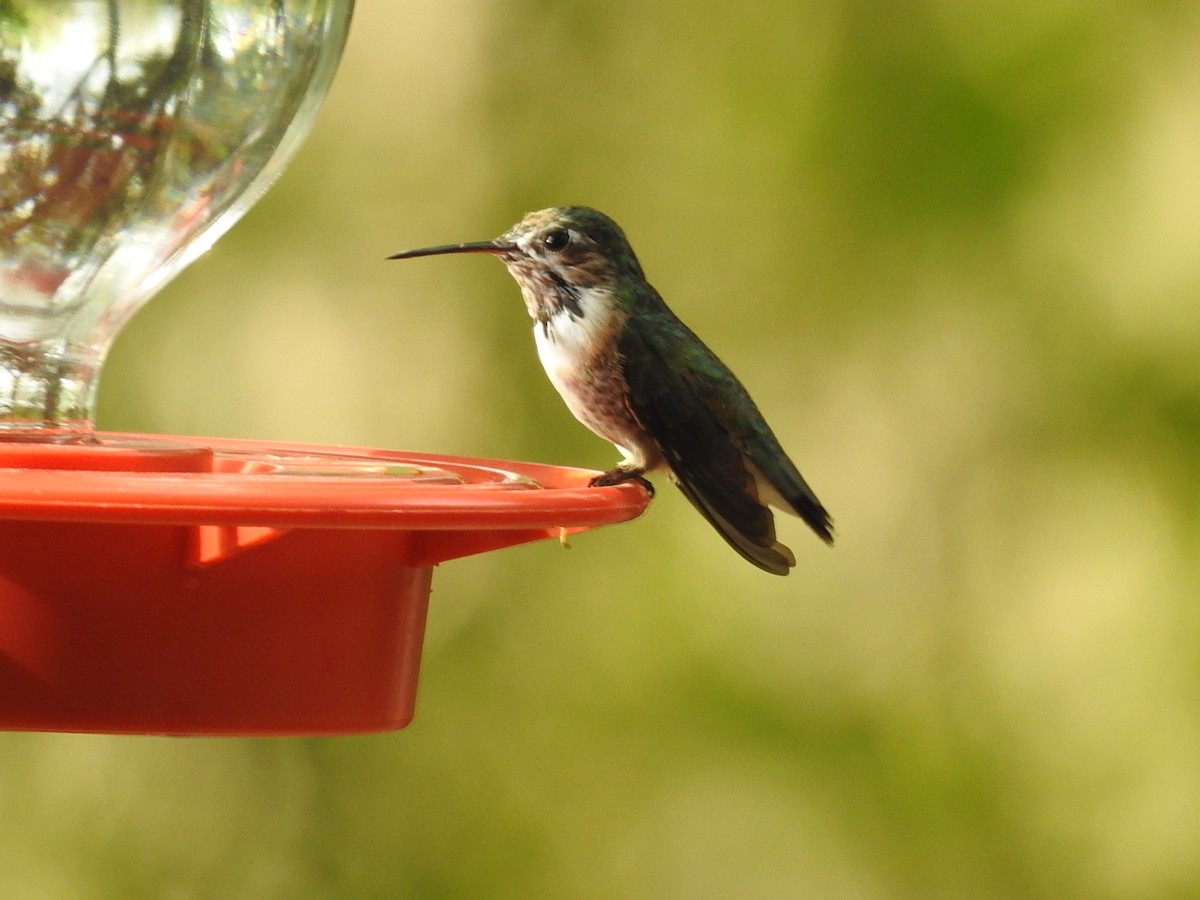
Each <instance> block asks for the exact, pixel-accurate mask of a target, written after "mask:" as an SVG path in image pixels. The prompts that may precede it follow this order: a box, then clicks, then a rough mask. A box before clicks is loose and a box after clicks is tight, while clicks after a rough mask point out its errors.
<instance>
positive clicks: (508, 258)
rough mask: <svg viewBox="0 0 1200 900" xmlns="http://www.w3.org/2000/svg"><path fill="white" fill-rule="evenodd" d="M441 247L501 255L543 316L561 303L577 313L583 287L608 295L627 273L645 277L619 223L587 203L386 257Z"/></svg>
mask: <svg viewBox="0 0 1200 900" xmlns="http://www.w3.org/2000/svg"><path fill="white" fill-rule="evenodd" d="M442 253H490V254H492V255H494V256H498V257H500V259H501V260H502V261H503V262H504V264H505V265H506V266H508V271H509V272H510V273H511V274H512V276H513V278H515V279H516V280H517V283H518V284H519V285H520V286H521V293H522V294H523V295H524V297H525V304H526V306H527V307H528V308H529V314H530V315H531V316H532V317H533V318H535V319H537V320H538V321H541V322H545V321H546V320H548V319H549V318H551V317H552V316H553V315H555V314H556V313H557V312H559V311H560V310H562V309H568V310H571V311H573V312H576V313H578V311H579V309H580V297H581V295H582V294H583V293H584V292H586V293H588V294H591V295H595V294H603V295H608V296H612V295H615V294H617V292H618V288H619V286H620V285H621V283H622V282H623V281H625V280H626V279H637V280H639V281H640V280H642V279H644V277H645V276H644V275H643V274H642V268H641V265H640V264H639V263H638V260H637V257H636V256H635V255H634V253H633V249H632V248H631V247H630V246H629V241H628V240H627V239H626V238H625V232H623V231H622V230H621V226H619V225H618V224H617V223H616V222H614V221H613V220H612V219H610V218H609V217H608V216H606V215H604V213H602V212H598V211H597V210H594V209H591V208H589V207H586V206H557V207H552V208H550V209H541V210H538V211H537V212H531V213H529V214H528V215H526V216H525V218H523V219H522V220H521V221H520V222H518V223H517V224H516V225H514V226H513V227H512V228H510V229H509V230H508V231H506V232H505V233H504V234H502V235H500V237H498V238H496V239H494V240H491V241H480V242H478V243H473V244H448V245H445V246H441V247H427V248H424V249H421V250H408V251H405V252H403V253H397V254H395V255H394V256H390V257H388V258H389V259H408V258H411V257H414V256H433V255H436V254H442Z"/></svg>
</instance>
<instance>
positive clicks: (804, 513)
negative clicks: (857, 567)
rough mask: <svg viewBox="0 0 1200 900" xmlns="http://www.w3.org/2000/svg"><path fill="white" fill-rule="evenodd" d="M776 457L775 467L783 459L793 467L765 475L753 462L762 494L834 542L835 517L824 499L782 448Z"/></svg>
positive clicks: (767, 499) (753, 468)
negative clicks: (822, 501) (806, 481)
mask: <svg viewBox="0 0 1200 900" xmlns="http://www.w3.org/2000/svg"><path fill="white" fill-rule="evenodd" d="M774 461H775V462H776V465H775V467H774V468H776V469H779V468H780V466H779V463H780V462H781V461H782V462H786V463H787V468H788V469H790V470H791V471H789V472H777V477H776V478H775V479H774V480H772V479H770V478H768V477H767V476H766V475H764V474H763V472H762V470H761V469H760V468H759V467H758V466H756V465H754V464H753V463H751V471H752V472H753V473H754V480H755V482H756V483H757V485H758V494H759V496H760V497H762V499H763V500H765V501H766V502H767V503H770V504H771V505H772V506H774V507H775V508H776V509H781V510H783V511H784V512H786V513H790V514H791V515H793V516H796V517H798V518H800V519H801V520H803V521H804V523H805V524H806V525H808V527H809V528H811V529H812V530H813V531H815V532H816V533H817V537H819V538H820V539H821V540H823V541H824V542H825V543H827V544H832V543H833V519H831V518H830V516H829V512H828V511H827V510H826V509H825V507H824V506H822V505H821V501H820V500H818V499H817V495H816V494H814V493H813V492H812V489H811V488H810V487H809V486H808V484H807V483H805V481H804V479H803V478H801V477H800V473H799V472H797V471H796V468H795V466H792V465H791V464H790V460H787V457H785V456H783V451H782V450H780V451H779V454H778V455H777V456H775V457H774Z"/></svg>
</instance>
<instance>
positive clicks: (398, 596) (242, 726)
mask: <svg viewBox="0 0 1200 900" xmlns="http://www.w3.org/2000/svg"><path fill="white" fill-rule="evenodd" d="M99 437H100V439H101V440H100V441H98V442H97V443H96V444H95V445H91V446H78V445H75V446H54V445H45V444H25V445H19V444H7V445H6V444H4V443H2V442H0V729H9V730H15V729H21V730H38V731H83V732H110V733H141V734H147V733H149V734H178V735H185V734H186V735H201V734H204V735H332V734H350V733H361V732H370V731H382V730H387V729H394V728H402V727H403V726H405V725H406V724H408V722H409V721H410V720H411V719H412V716H413V706H414V702H415V697H416V687H417V674H418V669H419V666H420V659H421V645H422V640H423V637H424V631H425V614H426V608H427V605H428V600H429V591H430V582H431V578H432V574H433V566H434V565H436V564H437V563H439V562H442V561H444V560H448V559H454V558H457V557H460V556H466V555H469V554H473V553H482V552H486V551H489V550H494V549H499V548H502V547H508V546H512V545H514V544H520V543H525V542H527V541H533V540H540V539H544V538H547V537H553V536H555V535H558V534H560V533H562V532H563V531H579V530H583V529H587V528H593V527H596V526H598V525H605V524H614V523H617V522H624V521H627V520H629V519H632V518H635V517H636V516H638V515H639V514H640V513H641V512H642V511H643V510H644V509H645V508H646V504H647V502H648V497H647V495H646V493H645V491H643V490H642V489H641V488H639V487H637V486H634V485H622V486H619V487H606V488H589V487H587V481H588V479H589V477H590V475H591V474H592V473H589V472H586V471H584V470H580V469H569V468H561V467H554V466H542V465H536V464H532V463H508V462H497V461H494V460H472V459H461V458H457V457H438V456H419V457H413V456H410V455H403V454H397V453H394V452H391V451H383V450H365V449H357V448H345V447H322V446H314V445H307V444H277V443H270V444H269V443H265V442H251V441H228V440H223V441H211V440H208V439H204V438H199V439H197V438H187V439H181V440H176V441H163V440H161V439H155V438H152V437H147V436H138V435H113V434H103V435H100V436H99Z"/></svg>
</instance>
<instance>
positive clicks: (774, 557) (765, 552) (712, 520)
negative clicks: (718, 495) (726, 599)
mask: <svg viewBox="0 0 1200 900" xmlns="http://www.w3.org/2000/svg"><path fill="white" fill-rule="evenodd" d="M672 480H674V482H675V484H676V486H678V488H679V490H680V491H682V492H683V496H685V497H687V498H688V500H689V501H690V502H691V504H692V506H694V507H696V509H697V510H699V511H700V514H701V515H702V516H704V518H706V519H707V520H708V522H709V524H710V525H712V526H713V528H715V529H716V531H717V533H718V534H719V535H721V537H723V538H724V539H725V542H726V543H727V544H729V546H730V547H732V548H733V549H734V550H736V551H737V552H738V553H739V554H741V556H742V558H744V559H746V560H748V561H749V562H751V563H753V564H754V565H756V566H758V567H759V568H760V569H762V570H763V571H765V572H770V573H771V574H772V575H786V574H787V573H788V570H789V569H791V568H792V567H793V566H795V565H796V557H795V555H794V554H793V553H792V551H791V548H789V547H787V546H786V545H784V544H781V543H779V541H777V540H775V521H774V517H773V516H772V515H771V511H770V510H769V509H767V507H766V506H765V505H763V504H761V503H755V506H756V507H757V510H756V511H755V514H754V515H753V516H752V517H751V521H744V520H743V521H742V523H741V524H740V525H739V524H734V523H733V522H731V521H730V520H729V519H728V518H726V516H725V515H722V513H721V511H719V510H718V509H717V507H716V506H715V505H714V504H713V503H712V502H711V500H710V499H709V497H708V496H706V495H705V494H704V493H702V492H701V491H699V490H697V489H696V487H695V486H694V485H691V484H688V483H687V482H686V481H681V480H680V479H679V478H677V477H676V478H673V479H672ZM728 511H729V510H728V506H726V512H728ZM764 525H765V528H764Z"/></svg>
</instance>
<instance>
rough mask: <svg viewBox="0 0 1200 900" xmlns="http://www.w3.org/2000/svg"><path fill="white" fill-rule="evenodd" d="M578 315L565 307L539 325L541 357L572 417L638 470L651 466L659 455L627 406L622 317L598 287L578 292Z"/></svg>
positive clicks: (535, 334) (536, 327)
mask: <svg viewBox="0 0 1200 900" xmlns="http://www.w3.org/2000/svg"><path fill="white" fill-rule="evenodd" d="M577 298H578V307H579V313H578V314H577V313H575V312H573V311H572V310H570V309H568V308H566V307H563V308H560V309H559V310H558V311H557V312H556V313H554V315H552V316H550V317H549V318H547V319H544V320H542V321H535V322H534V325H533V338H534V341H535V342H536V343H537V351H538V359H540V360H541V362H542V368H544V369H545V370H546V375H547V377H548V378H549V379H550V383H551V384H553V385H554V388H555V390H557V391H558V393H559V395H560V396H561V397H562V398H563V401H564V402H565V403H566V404H567V408H568V409H569V410H571V414H572V415H573V416H575V418H576V419H578V420H579V421H580V422H582V423H583V424H584V425H586V426H587V427H588V428H590V429H591V430H592V431H593V432H595V433H596V434H597V435H599V436H600V437H602V438H604V439H605V440H606V441H609V442H610V443H612V444H615V445H616V447H617V449H618V450H620V451H621V452H622V453H623V454H625V457H626V460H627V462H629V464H630V465H632V466H634V467H637V468H646V469H650V468H653V467H654V466H655V465H656V464H657V453H655V452H653V451H652V450H651V449H650V445H649V443H648V441H647V438H646V435H645V432H644V431H643V430H642V428H641V426H640V425H638V423H637V422H636V421H635V420H634V418H633V415H632V413H631V412H630V411H629V407H628V405H627V404H626V402H625V394H626V391H627V390H628V387H627V385H626V384H625V380H624V376H623V374H622V370H621V361H620V359H618V357H617V336H618V335H619V334H620V331H621V328H623V327H624V325H625V318H626V313H624V312H623V311H622V310H621V309H620V307H619V305H618V304H617V302H616V301H615V300H614V299H613V297H612V296H611V295H610V294H608V293H607V292H605V291H602V290H600V289H597V288H578V289H577Z"/></svg>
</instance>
